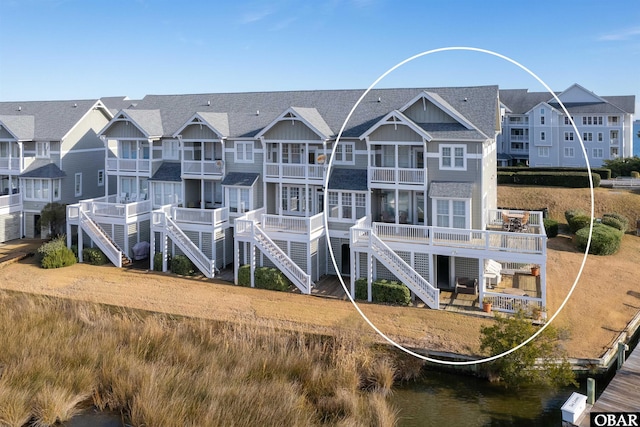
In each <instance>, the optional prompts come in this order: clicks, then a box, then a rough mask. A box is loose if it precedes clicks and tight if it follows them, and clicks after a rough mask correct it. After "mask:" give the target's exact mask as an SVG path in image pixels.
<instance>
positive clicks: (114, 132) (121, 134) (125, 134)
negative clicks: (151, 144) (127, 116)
mask: <svg viewBox="0 0 640 427" xmlns="http://www.w3.org/2000/svg"><path fill="white" fill-rule="evenodd" d="M105 135H107V137H108V138H144V137H145V136H144V134H143V133H142V132H140V130H138V128H137V127H136V126H135V125H134V124H133V123H130V122H115V123H113V124H112V125H111V126H109V129H108V130H107V132H105Z"/></svg>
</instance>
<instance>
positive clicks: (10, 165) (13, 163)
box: [0, 157, 20, 175]
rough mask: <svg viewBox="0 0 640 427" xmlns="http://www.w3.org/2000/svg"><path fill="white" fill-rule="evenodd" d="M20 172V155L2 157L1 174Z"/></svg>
mask: <svg viewBox="0 0 640 427" xmlns="http://www.w3.org/2000/svg"><path fill="white" fill-rule="evenodd" d="M18 173H20V158H18V157H11V158H9V157H0V174H6V175H9V174H18Z"/></svg>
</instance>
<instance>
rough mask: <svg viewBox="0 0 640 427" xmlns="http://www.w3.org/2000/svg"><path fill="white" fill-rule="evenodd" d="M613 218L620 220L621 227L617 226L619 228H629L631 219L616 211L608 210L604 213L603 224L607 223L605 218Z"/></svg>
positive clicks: (624, 229) (624, 230) (607, 219)
mask: <svg viewBox="0 0 640 427" xmlns="http://www.w3.org/2000/svg"><path fill="white" fill-rule="evenodd" d="M611 219H613V220H615V221H618V222H620V226H621V228H618V227H616V228H618V230H622V231H623V232H626V231H627V229H628V228H629V219H627V217H626V216H624V215H620V214H619V213H616V212H607V213H605V214H603V215H602V223H603V224H604V223H605V220H606V221H610V220H611ZM607 225H609V224H607Z"/></svg>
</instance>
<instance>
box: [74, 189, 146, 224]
mask: <svg viewBox="0 0 640 427" xmlns="http://www.w3.org/2000/svg"><path fill="white" fill-rule="evenodd" d="M80 210H82V211H83V212H87V213H89V214H90V215H91V216H96V217H97V216H100V217H109V218H119V219H124V220H126V219H127V218H131V217H136V216H139V215H143V214H150V213H151V200H142V201H139V202H129V203H121V202H120V198H119V197H117V196H115V195H113V196H107V197H99V198H96V199H88V200H82V201H80V202H79V203H77V204H75V205H69V206H68V208H67V219H68V220H69V221H70V223H72V224H75V223H76V221H78V217H79V214H80Z"/></svg>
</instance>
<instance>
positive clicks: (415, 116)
mask: <svg viewBox="0 0 640 427" xmlns="http://www.w3.org/2000/svg"><path fill="white" fill-rule="evenodd" d="M425 107H426V108H425ZM404 115H405V116H407V117H409V118H410V119H411V120H413V121H414V122H416V123H457V121H456V120H455V119H454V118H453V117H451V116H450V115H449V114H447V113H446V112H444V111H443V110H441V109H440V108H439V107H437V106H436V105H435V104H433V103H431V102H429V101H426V102H424V103H423V101H422V100H418V102H416V103H415V104H413V105H412V106H410V107H409V108H407V109H406V110H405V111H404Z"/></svg>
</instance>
